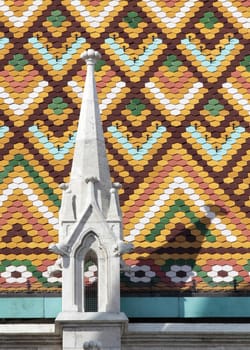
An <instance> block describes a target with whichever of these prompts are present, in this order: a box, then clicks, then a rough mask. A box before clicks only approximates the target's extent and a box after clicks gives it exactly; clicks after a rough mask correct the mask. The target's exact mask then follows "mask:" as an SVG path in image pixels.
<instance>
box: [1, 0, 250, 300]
mask: <svg viewBox="0 0 250 350" xmlns="http://www.w3.org/2000/svg"><path fill="white" fill-rule="evenodd" d="M249 6H250V2H249V0H244V1H243V0H242V1H240V0H230V1H224V0H216V1H205V0H179V1H177V0H171V1H164V0H141V1H137V2H134V1H128V0H122V1H116V0H112V1H111V0H102V1H100V0H61V1H60V0H55V1H51V0H44V1H41V0H27V1H23V0H16V1H7V0H0V17H1V29H0V49H1V50H0V61H1V65H0V102H1V105H0V111H1V120H0V204H1V205H0V225H1V230H0V248H1V250H0V293H1V292H4V293H6V291H10V292H13V291H14V292H18V291H20V292H22V293H23V292H25V291H27V290H29V291H30V290H32V291H34V292H51V291H55V292H60V286H61V276H60V275H59V274H58V275H53V276H51V275H50V270H51V269H52V267H53V265H54V264H55V263H56V259H57V256H56V255H55V254H52V253H51V252H49V250H48V246H49V245H50V244H51V243H53V242H56V241H57V237H58V210H59V207H60V199H61V194H62V193H61V189H60V187H59V185H60V184H61V183H62V182H67V180H68V177H69V172H70V167H71V161H72V155H73V150H74V143H75V136H76V130H77V123H78V116H79V109H80V105H81V96H82V91H83V87H84V80H85V75H86V67H85V65H84V64H83V62H82V60H81V59H80V55H81V53H82V52H83V51H84V50H86V49H88V48H90V47H92V48H93V49H95V50H98V51H100V53H101V54H102V58H101V59H100V60H99V61H98V62H97V64H96V67H95V70H96V81H97V90H98V97H99V102H100V111H101V117H102V121H103V128H104V136H105V139H106V147H107V156H108V160H109V164H110V168H111V175H112V178H113V180H114V181H117V182H121V183H122V185H123V186H122V189H121V190H120V200H121V205H122V211H123V215H124V234H125V240H126V241H128V242H132V243H133V244H134V247H135V249H134V251H133V252H132V253H130V254H126V255H125V256H124V259H125V261H126V263H127V264H128V265H130V268H131V271H130V272H123V273H122V274H121V281H122V291H123V293H127V294H129V293H134V292H136V293H144V292H145V293H148V292H152V291H155V292H157V293H161V292H162V293H165V294H166V293H180V292H183V291H190V290H192V288H194V286H195V288H196V289H197V290H199V291H200V292H209V293H212V292H214V291H216V293H218V292H223V293H224V292H225V291H229V292H231V290H232V289H233V288H234V286H237V289H238V290H240V291H243V292H245V291H249V290H250V287H249V285H250V284H249V282H250V253H249V248H250V219H249V212H250V198H249V194H250V192H249V185H250V176H249V162H250V150H249V122H250V54H249V39H250V34H249V33H250V32H249V29H250V12H249ZM95 273H96V266H94V265H93V266H90V268H89V270H88V271H86V272H85V276H84V278H85V280H86V281H88V283H92V282H94V281H95Z"/></svg>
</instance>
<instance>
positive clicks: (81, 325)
mask: <svg viewBox="0 0 250 350" xmlns="http://www.w3.org/2000/svg"><path fill="white" fill-rule="evenodd" d="M127 322H128V319H127V317H126V316H125V314H123V313H106V312H85V313H82V312H61V313H60V314H59V315H58V316H57V318H56V324H57V327H59V331H60V332H61V333H62V339H63V341H62V343H63V346H62V350H83V349H88V350H92V349H93V350H96V349H101V350H121V338H122V334H123V333H124V330H125V328H126V327H127Z"/></svg>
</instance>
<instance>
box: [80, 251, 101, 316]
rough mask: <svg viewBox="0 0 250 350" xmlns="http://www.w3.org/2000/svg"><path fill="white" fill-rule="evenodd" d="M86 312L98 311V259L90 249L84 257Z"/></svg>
mask: <svg viewBox="0 0 250 350" xmlns="http://www.w3.org/2000/svg"><path fill="white" fill-rule="evenodd" d="M83 278H84V288H83V292H84V298H83V300H84V310H85V311H86V312H97V311H98V257H97V254H96V253H95V252H94V250H92V249H89V251H88V252H87V253H86V255H85V257H84V276H83Z"/></svg>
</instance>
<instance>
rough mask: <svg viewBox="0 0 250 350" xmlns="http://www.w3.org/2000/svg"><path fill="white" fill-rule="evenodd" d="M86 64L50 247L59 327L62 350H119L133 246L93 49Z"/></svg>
mask: <svg viewBox="0 0 250 350" xmlns="http://www.w3.org/2000/svg"><path fill="white" fill-rule="evenodd" d="M82 58H83V59H84V60H85V61H86V63H87V76H86V81H85V88H84V93H83V100H82V106H81V112H80V118H79V124H78V131H77V136H76V144H75V152H74V157H73V163H72V169H71V175H70V181H69V183H68V184H62V185H61V188H62V190H63V197H62V205H61V209H60V213H59V221H60V232H59V242H58V243H57V244H55V245H53V246H51V247H50V249H51V250H52V251H54V252H55V253H57V254H59V255H60V256H61V258H60V260H61V261H60V264H61V266H62V312H61V313H60V314H59V315H58V317H57V322H58V324H59V325H60V326H61V329H62V331H63V350H71V349H73V348H74V349H83V344H85V345H86V344H92V343H93V344H94V343H95V342H97V343H98V344H99V345H98V346H99V348H100V349H120V338H121V332H122V327H123V325H124V322H126V317H125V315H124V314H122V313H120V263H121V254H123V253H124V252H126V251H128V250H130V249H131V246H130V245H128V244H126V243H125V242H123V234H122V219H121V210H120V205H119V199H118V189H119V184H116V183H115V184H114V185H113V186H112V185H111V180H110V173H109V166H108V162H107V157H106V151H105V141H104V136H103V130H102V124H101V120H100V114H99V106H98V100H97V93H96V83H95V78H94V67H95V63H96V61H97V60H98V59H100V55H99V53H98V52H96V51H94V50H91V49H89V50H87V51H86V52H84V53H83V55H82ZM91 274H92V275H91ZM90 276H91V278H90ZM110 325H112V327H110Z"/></svg>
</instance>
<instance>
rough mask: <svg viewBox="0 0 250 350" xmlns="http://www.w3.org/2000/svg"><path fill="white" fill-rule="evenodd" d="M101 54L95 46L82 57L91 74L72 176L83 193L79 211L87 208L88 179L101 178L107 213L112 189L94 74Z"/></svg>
mask: <svg viewBox="0 0 250 350" xmlns="http://www.w3.org/2000/svg"><path fill="white" fill-rule="evenodd" d="M100 57H101V56H100V54H99V53H98V52H97V51H94V50H92V49H89V50H87V51H85V52H84V53H83V54H82V56H81V58H83V59H84V60H85V61H86V64H87V75H86V80H85V87H84V93H83V99H82V106H81V111H80V117H79V124H78V130H77V136H76V144H75V151H74V157H73V163H72V169H71V176H70V184H71V188H72V190H74V189H75V190H76V191H77V193H78V194H79V195H80V194H82V195H80V196H79V198H78V200H77V206H76V211H77V212H78V213H79V211H80V212H81V210H82V209H83V207H84V200H85V198H86V186H87V184H86V179H89V178H95V179H97V180H98V182H99V184H100V186H99V188H98V187H97V192H98V195H97V197H98V204H99V206H100V209H101V210H102V211H104V214H106V211H107V206H108V197H109V189H110V188H111V181H110V173H109V166H108V162H107V157H106V147H105V140H104V137H103V129H102V124H101V119H100V112H99V104H98V98H97V93H96V82H95V76H94V68H95V63H96V61H97V60H98V59H100ZM79 190H80V191H79Z"/></svg>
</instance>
